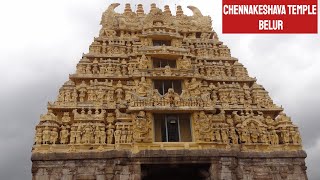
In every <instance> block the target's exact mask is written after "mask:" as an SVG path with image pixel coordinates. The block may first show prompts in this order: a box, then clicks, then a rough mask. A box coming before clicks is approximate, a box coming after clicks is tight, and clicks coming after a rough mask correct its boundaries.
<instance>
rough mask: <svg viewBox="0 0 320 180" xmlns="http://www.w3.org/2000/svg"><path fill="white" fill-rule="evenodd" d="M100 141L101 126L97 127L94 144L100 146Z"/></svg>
mask: <svg viewBox="0 0 320 180" xmlns="http://www.w3.org/2000/svg"><path fill="white" fill-rule="evenodd" d="M99 141H100V128H99V126H96V129H95V131H94V143H95V144H99Z"/></svg>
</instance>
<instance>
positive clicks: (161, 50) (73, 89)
mask: <svg viewBox="0 0 320 180" xmlns="http://www.w3.org/2000/svg"><path fill="white" fill-rule="evenodd" d="M117 6H119V4H118V3H115V4H111V5H110V6H109V7H108V9H107V10H106V11H105V12H104V13H103V15H102V20H101V25H102V28H101V30H100V33H99V37H96V38H94V41H93V42H92V44H91V45H90V47H89V53H87V54H84V55H83V57H82V59H81V60H80V61H79V63H78V65H77V68H76V73H74V74H71V75H70V76H69V80H68V81H66V82H65V83H64V84H63V86H62V87H61V88H60V89H59V94H58V97H57V99H56V101H54V102H49V103H48V112H47V113H46V114H44V115H41V116H40V122H39V124H38V125H37V126H36V128H35V142H34V146H33V149H32V175H33V180H49V179H50V180H53V179H54V180H58V179H59V180H60V179H61V180H151V179H152V180H158V179H159V180H160V179H161V180H164V179H166V180H171V179H174V180H179V179H183V180H188V179H192V180H237V179H241V180H283V179H288V180H289V179H290V180H304V179H307V175H306V166H305V161H304V159H305V157H306V153H305V152H304V151H303V150H302V146H301V138H300V134H299V131H298V127H297V126H295V125H294V124H293V123H292V121H291V118H290V117H288V116H287V115H286V114H285V113H284V112H283V109H282V108H281V107H279V106H277V105H275V104H274V103H273V101H272V99H271V98H270V96H269V95H268V92H267V91H266V90H265V89H264V88H263V86H261V85H259V84H257V83H256V79H255V78H252V77H249V76H248V72H247V70H246V68H245V67H244V66H243V65H242V64H241V63H240V62H239V61H238V59H236V58H234V57H231V55H230V50H229V48H228V47H227V46H226V45H224V44H223V43H222V42H221V41H219V38H218V36H217V34H216V33H215V31H213V29H212V23H211V18H210V17H209V16H204V15H202V13H201V12H200V11H199V9H197V8H196V7H194V6H188V8H189V9H190V10H191V11H192V12H193V15H192V16H186V15H184V13H183V10H182V7H181V6H177V10H176V15H175V16H174V15H173V14H172V13H171V11H170V8H169V6H165V7H164V9H163V10H161V9H159V8H158V7H157V6H156V4H151V10H150V12H149V13H145V12H144V9H143V6H142V5H141V4H139V5H138V6H137V10H136V12H133V11H132V9H131V7H130V4H125V9H124V12H123V13H117V12H115V10H114V9H115V8H116V7H117Z"/></svg>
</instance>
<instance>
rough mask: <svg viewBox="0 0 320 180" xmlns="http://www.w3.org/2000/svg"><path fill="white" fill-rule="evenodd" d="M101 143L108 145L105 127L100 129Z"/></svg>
mask: <svg viewBox="0 0 320 180" xmlns="http://www.w3.org/2000/svg"><path fill="white" fill-rule="evenodd" d="M100 143H101V144H105V143H106V129H105V127H101V128H100Z"/></svg>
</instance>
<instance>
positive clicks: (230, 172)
mask: <svg viewBox="0 0 320 180" xmlns="http://www.w3.org/2000/svg"><path fill="white" fill-rule="evenodd" d="M220 163H221V171H220V178H221V180H227V179H228V180H229V179H230V180H236V177H235V172H234V169H235V167H236V164H235V160H234V158H229V157H222V158H221V159H220Z"/></svg>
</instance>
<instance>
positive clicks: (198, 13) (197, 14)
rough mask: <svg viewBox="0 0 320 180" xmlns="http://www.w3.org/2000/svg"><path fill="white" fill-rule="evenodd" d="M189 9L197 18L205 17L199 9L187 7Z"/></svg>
mask: <svg viewBox="0 0 320 180" xmlns="http://www.w3.org/2000/svg"><path fill="white" fill-rule="evenodd" d="M187 8H189V9H190V10H191V11H192V12H193V16H195V17H202V16H203V15H202V13H201V11H200V10H199V9H198V8H197V7H195V6H187Z"/></svg>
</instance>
